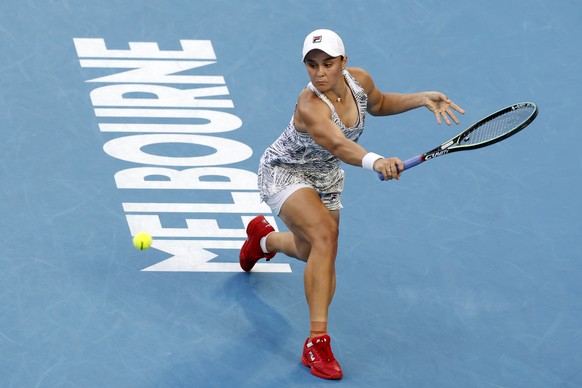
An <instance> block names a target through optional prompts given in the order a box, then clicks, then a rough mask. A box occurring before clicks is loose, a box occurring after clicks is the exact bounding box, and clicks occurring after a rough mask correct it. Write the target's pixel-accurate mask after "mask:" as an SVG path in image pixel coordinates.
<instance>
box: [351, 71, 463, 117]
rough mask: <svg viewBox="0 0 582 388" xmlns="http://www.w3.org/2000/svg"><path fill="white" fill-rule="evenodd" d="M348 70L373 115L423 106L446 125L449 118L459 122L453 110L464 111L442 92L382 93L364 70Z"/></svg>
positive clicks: (390, 113)
mask: <svg viewBox="0 0 582 388" xmlns="http://www.w3.org/2000/svg"><path fill="white" fill-rule="evenodd" d="M350 72H351V73H352V74H353V75H354V77H355V78H356V79H357V80H358V82H359V83H360V85H362V87H363V88H364V90H365V91H366V94H367V95H368V113H370V114H371V115H373V116H388V115H394V114H398V113H403V112H406V111H409V110H411V109H416V108H420V107H421V106H425V107H426V108H428V109H429V110H430V111H431V112H433V113H434V114H435V117H436V120H437V122H438V123H439V124H441V123H442V121H443V120H444V121H445V123H447V125H451V120H452V121H453V122H455V123H456V124H458V123H459V120H458V119H457V117H456V116H455V113H454V112H453V110H455V111H457V112H459V113H461V114H464V113H465V111H464V110H463V109H462V108H460V107H459V106H457V105H456V104H455V103H454V102H452V101H451V100H449V98H448V97H447V96H446V95H444V94H443V93H440V92H419V93H408V94H402V93H382V92H381V91H380V90H379V89H378V88H377V87H376V85H375V84H374V81H373V80H372V77H370V75H369V74H368V73H367V72H366V71H365V70H363V69H359V68H350Z"/></svg>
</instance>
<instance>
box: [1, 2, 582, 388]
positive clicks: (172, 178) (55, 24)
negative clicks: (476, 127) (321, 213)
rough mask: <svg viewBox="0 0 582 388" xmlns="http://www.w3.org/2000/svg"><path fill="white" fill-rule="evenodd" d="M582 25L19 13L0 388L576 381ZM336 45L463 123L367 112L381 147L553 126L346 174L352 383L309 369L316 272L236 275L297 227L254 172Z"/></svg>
mask: <svg viewBox="0 0 582 388" xmlns="http://www.w3.org/2000/svg"><path fill="white" fill-rule="evenodd" d="M580 20H582V5H581V4H580V3H579V2H576V1H573V0H567V1H560V2H553V1H548V0H538V1H522V0H515V1H500V0H493V1H488V2H480V3H475V2H466V1H460V0H452V1H449V2H446V3H442V2H435V1H428V0H427V1H417V2H382V1H379V0H372V1H366V2H349V1H345V0H336V1H331V0H323V1H321V2H317V3H314V2H310V1H266V0H259V1H253V2H242V1H234V0H217V1H212V2H210V1H198V0H195V1H184V0H175V1H170V0H159V1H156V2H153V1H145V0H136V1H116V0H103V1H99V2H80V1H34V0H28V1H15V0H5V1H3V3H2V5H0V35H1V36H2V39H1V40H0V49H1V50H2V55H1V56H0V128H1V130H2V137H3V141H2V145H1V147H2V152H1V154H0V160H1V162H0V169H1V173H0V183H1V185H0V187H1V189H0V193H1V194H0V195H1V201H0V210H1V214H2V217H1V219H0V241H2V248H1V249H2V254H0V264H1V269H0V386H2V387H14V388H23V387H140V388H141V387H232V386H239V387H293V386H327V385H331V384H337V385H341V386H345V387H564V388H565V387H568V388H574V387H580V386H582V352H581V351H580V349H582V281H581V278H582V264H581V260H580V256H581V254H580V251H581V248H582V244H581V237H582V235H581V233H580V229H581V226H582V225H581V217H582V207H581V206H580V198H581V197H582V157H581V156H580V152H579V147H578V146H579V145H580V144H581V143H582V131H581V128H580V124H579V123H580V122H582V113H581V111H580V109H579V107H578V105H579V103H578V98H579V89H580V85H582V75H581V74H582V72H581V70H582V51H581V50H580V44H579V42H580V41H581V40H582V25H581V24H580ZM316 28H330V29H333V30H335V31H337V32H338V33H339V34H340V35H341V36H342V38H343V40H344V43H345V45H346V50H347V53H348V57H349V60H348V65H351V66H359V67H363V68H365V69H366V70H367V71H368V72H369V73H370V74H371V75H372V76H373V77H374V81H375V83H376V84H377V85H378V86H379V88H380V89H381V90H384V91H395V92H402V93H409V92H415V91H421V90H439V91H442V92H444V93H446V94H447V95H448V96H449V97H450V98H451V99H453V100H454V101H455V102H456V103H458V104H459V105H460V106H461V107H462V108H464V109H465V111H466V114H465V115H464V116H463V117H461V118H460V119H461V124H460V126H458V127H452V128H449V127H446V126H441V127H439V126H438V125H437V124H436V123H435V121H434V117H433V115H432V114H431V113H430V112H428V111H427V110H423V109H419V110H416V111H412V112H408V113H405V114H402V115H398V116H392V117H384V118H375V117H369V118H368V120H367V125H366V131H365V133H364V135H363V137H362V139H361V141H360V144H362V145H363V146H364V147H365V148H367V149H370V150H373V151H375V152H378V153H382V154H386V155H390V156H398V157H400V158H402V159H406V158H409V157H411V156H414V155H416V154H418V153H420V152H423V151H427V150H429V149H432V148H434V147H435V146H437V145H438V144H440V143H441V142H442V141H444V140H446V139H447V138H449V137H452V136H454V135H456V134H457V133H458V132H459V131H460V130H461V129H463V128H465V127H467V126H468V125H470V124H472V123H473V122H475V121H477V120H479V119H480V118H482V117H484V116H485V115H487V114H489V113H491V112H493V111H494V110H497V109H500V108H502V107H505V106H507V105H510V104H513V103H517V102H521V101H533V102H535V103H536V104H538V106H539V108H540V113H539V115H538V117H537V119H536V120H535V121H534V122H533V123H532V124H531V125H530V126H529V127H528V128H527V129H525V130H524V131H523V132H520V133H519V134H517V135H516V136H514V137H512V138H511V139H508V140H507V141H504V142H501V143H499V144H496V145H494V146H492V147H488V148H484V149H481V150H478V151H471V152H467V153H458V154H454V155H450V156H445V157H442V158H438V159H436V160H434V161H431V162H430V163H426V164H424V165H422V166H418V167H416V168H414V169H412V170H410V171H407V172H405V173H404V174H403V177H402V179H401V180H400V181H398V182H392V181H391V182H380V181H379V180H378V179H377V178H376V177H375V175H374V174H371V173H370V172H369V171H365V170H363V169H361V168H357V167H352V166H345V168H344V169H345V170H346V176H347V178H346V188H345V192H344V194H343V196H342V202H343V204H344V206H345V208H344V209H343V210H342V217H341V218H342V220H341V232H340V248H339V254H338V258H337V279H338V283H337V290H336V294H335V298H334V300H333V303H332V306H331V310H330V322H329V331H330V335H331V336H332V339H333V345H332V346H333V349H334V352H335V355H336V357H337V358H338V360H339V361H340V362H341V365H342V368H343V370H344V378H343V379H342V380H341V381H339V382H337V381H336V382H330V381H325V380H321V379H318V378H316V377H314V376H312V375H311V374H310V373H309V369H307V368H305V367H304V366H303V365H301V362H300V357H301V350H302V345H303V342H304V340H305V338H306V336H307V335H308V333H309V317H308V311H307V305H306V302H305V296H304V293H303V269H304V266H305V264H304V263H302V262H299V261H296V260H293V259H290V258H287V257H285V256H284V255H282V254H280V255H277V256H276V257H275V258H274V259H273V260H272V261H270V262H268V263H267V262H265V261H261V262H260V263H259V264H258V265H257V267H256V268H255V270H253V272H252V273H250V274H248V273H243V272H242V271H241V270H240V267H239V264H238V251H239V248H240V246H241V245H242V243H243V241H244V239H245V231H244V228H245V225H246V224H247V223H248V222H249V220H250V219H252V218H253V217H254V216H256V215H257V214H264V215H265V216H267V218H268V219H269V220H270V221H271V223H273V224H274V225H276V227H277V228H280V229H281V230H284V228H285V225H284V224H283V222H282V221H280V220H279V219H278V218H276V217H275V216H274V215H273V214H271V212H270V209H269V208H268V207H267V206H266V205H265V204H263V203H260V202H259V200H258V198H259V197H258V190H257V187H256V169H257V165H258V161H259V158H260V156H261V154H262V152H263V150H264V149H265V148H266V147H267V146H268V145H270V144H271V143H272V142H273V141H274V140H275V139H276V138H277V136H278V135H279V134H280V133H281V131H283V129H284V128H285V126H286V125H287V123H288V122H289V118H290V117H291V114H292V111H293V107H294V104H295V102H296V98H297V95H298V93H299V92H300V91H301V89H302V88H303V87H304V86H305V85H306V84H307V83H308V81H309V80H308V77H307V74H306V72H305V68H304V65H303V64H302V63H301V45H302V42H303V38H304V37H305V35H306V34H307V33H308V32H310V31H312V30H314V29H316ZM141 230H147V231H149V232H150V233H151V234H152V235H153V236H154V244H153V247H152V248H151V249H149V250H146V251H138V250H136V249H135V248H134V247H133V245H132V235H134V234H135V233H137V232H139V231H141Z"/></svg>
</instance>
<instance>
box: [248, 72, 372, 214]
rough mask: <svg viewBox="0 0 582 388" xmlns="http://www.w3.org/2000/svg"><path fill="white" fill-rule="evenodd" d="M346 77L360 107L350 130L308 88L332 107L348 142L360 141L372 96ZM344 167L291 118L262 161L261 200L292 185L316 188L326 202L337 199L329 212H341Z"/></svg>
mask: <svg viewBox="0 0 582 388" xmlns="http://www.w3.org/2000/svg"><path fill="white" fill-rule="evenodd" d="M343 75H344V77H345V79H346V82H347V85H348V86H349V88H350V89H351V92H352V94H353V96H354V97H355V101H356V104H357V105H358V112H359V117H358V120H357V123H356V125H355V126H353V127H349V128H348V127H346V126H345V125H344V124H343V123H342V122H341V120H340V118H339V116H338V115H337V112H336V110H335V108H334V106H333V104H332V103H331V101H330V100H329V99H328V98H327V97H326V96H325V95H324V94H323V93H321V92H320V91H318V90H317V89H316V88H315V86H313V84H312V83H311V82H310V83H309V84H308V85H307V87H308V88H310V89H311V90H312V91H313V93H315V94H316V95H317V96H318V97H319V98H321V99H322V100H323V101H324V102H325V103H326V104H327V105H328V106H329V108H330V109H331V117H332V120H333V122H334V123H335V124H336V125H337V126H338V127H339V128H340V129H341V131H342V132H343V133H344V135H345V136H346V138H348V139H350V140H353V141H358V139H359V137H360V135H361V134H362V132H363V130H364V122H365V119H366V106H367V103H368V96H367V95H366V93H365V92H364V89H363V88H362V87H361V86H360V84H359V83H358V81H356V79H355V78H354V77H353V76H352V75H351V74H350V73H349V72H348V71H347V70H343ZM340 163H341V161H340V159H338V158H337V157H336V156H334V155H333V154H332V153H331V152H329V151H327V150H326V149H325V148H323V147H322V146H320V145H319V144H317V143H316V142H315V141H314V140H313V139H312V138H311V136H310V135H309V134H308V133H305V132H299V131H297V130H296V128H295V123H294V120H293V117H291V122H290V123H289V125H288V126H287V128H286V129H285V131H283V133H282V134H281V135H280V136H279V138H278V139H277V140H275V142H274V143H273V144H272V145H271V146H269V147H268V148H267V149H266V150H265V152H264V153H263V156H262V157H261V161H260V164H259V172H258V183H259V190H260V193H261V199H262V200H265V199H266V198H269V197H272V196H274V195H277V194H278V193H279V192H281V190H283V189H285V188H286V187H288V186H290V185H294V184H303V185H308V186H310V187H312V188H313V189H314V190H315V191H316V192H317V193H318V194H319V196H320V197H321V198H322V199H324V198H328V199H329V198H330V197H331V198H332V199H333V198H337V200H336V201H335V202H337V206H335V207H336V208H334V205H333V202H334V201H331V203H330V202H329V201H324V203H326V206H327V207H328V209H330V210H338V209H339V208H341V204H340V203H339V196H340V195H341V192H342V191H343V187H344V170H343V169H342V168H341V167H340Z"/></svg>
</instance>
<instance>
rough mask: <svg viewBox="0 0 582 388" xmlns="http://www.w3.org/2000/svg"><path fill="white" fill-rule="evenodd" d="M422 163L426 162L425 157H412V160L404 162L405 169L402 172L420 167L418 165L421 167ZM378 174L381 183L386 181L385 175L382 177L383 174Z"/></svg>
mask: <svg viewBox="0 0 582 388" xmlns="http://www.w3.org/2000/svg"><path fill="white" fill-rule="evenodd" d="M422 162H424V159H423V155H418V156H415V157H412V158H410V159H408V160H405V161H404V162H403V163H404V169H403V170H402V171H406V170H408V169H409V168H412V167H414V166H418V165H419V164H420V163H422ZM402 171H399V172H402ZM376 173H377V174H378V178H379V179H380V180H381V181H383V180H384V175H382V174H381V173H379V172H376Z"/></svg>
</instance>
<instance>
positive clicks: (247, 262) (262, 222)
mask: <svg viewBox="0 0 582 388" xmlns="http://www.w3.org/2000/svg"><path fill="white" fill-rule="evenodd" d="M274 231H275V229H274V228H273V227H272V226H271V224H269V222H267V220H266V219H265V217H263V216H257V217H255V218H253V219H252V220H251V222H249V224H248V225H247V237H248V238H247V241H245V243H244V244H243V246H242V248H241V249H240V255H239V262H240V267H241V268H242V269H243V270H244V271H247V272H248V271H250V270H251V269H253V267H254V266H255V264H256V262H257V261H259V260H260V259H262V258H263V257H264V258H266V259H267V261H269V260H271V259H272V258H273V256H275V252H271V253H264V252H263V250H262V249H261V239H262V238H263V237H265V236H266V235H268V234H269V233H271V232H274Z"/></svg>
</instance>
